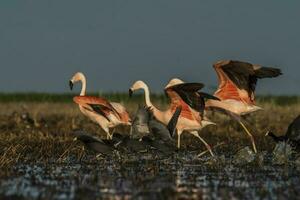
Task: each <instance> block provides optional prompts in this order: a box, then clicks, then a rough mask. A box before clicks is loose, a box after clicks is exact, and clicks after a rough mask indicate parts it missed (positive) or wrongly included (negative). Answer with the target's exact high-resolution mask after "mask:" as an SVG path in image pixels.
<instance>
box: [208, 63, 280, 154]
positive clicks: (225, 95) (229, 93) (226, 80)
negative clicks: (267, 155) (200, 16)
mask: <svg viewBox="0 0 300 200" xmlns="http://www.w3.org/2000/svg"><path fill="white" fill-rule="evenodd" d="M214 68H215V70H216V72H217V75H218V78H219V87H218V89H217V91H216V92H215V94H214V96H216V97H218V98H219V99H220V100H221V101H216V100H213V99H210V100H208V101H207V102H206V108H213V109H217V110H221V111H223V112H226V113H228V114H229V115H230V116H232V117H233V118H234V119H236V120H237V121H238V122H239V123H240V125H241V126H242V127H243V129H244V130H245V131H246V133H247V134H248V136H249V137H250V139H251V142H252V146H253V149H254V152H255V153H256V152H257V149H256V145H255V140H254V138H253V135H252V134H251V133H250V131H249V130H248V129H247V128H246V126H245V125H244V123H243V122H242V119H241V116H243V115H246V114H249V113H252V112H255V111H257V110H260V109H261V108H260V107H258V106H256V105H255V93H254V92H255V87H256V84H257V80H258V79H262V78H272V77H277V76H279V75H281V74H282V73H281V70H280V69H277V68H272V67H262V66H260V65H253V64H250V63H247V62H241V61H233V60H228V61H219V62H217V63H215V64H214Z"/></svg>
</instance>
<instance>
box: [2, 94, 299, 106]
mask: <svg viewBox="0 0 300 200" xmlns="http://www.w3.org/2000/svg"><path fill="white" fill-rule="evenodd" d="M74 95H75V94H74V93H38V92H29V93H22V92H20V93H19V92H17V93H0V102H1V103H8V102H49V103H52V102H53V103H68V102H72V99H73V96H74ZM88 95H91V96H102V97H105V98H107V99H109V100H111V101H119V102H124V103H127V102H129V101H130V102H142V101H143V94H136V95H134V96H133V97H132V98H129V96H128V94H127V93H89V94H88ZM151 97H152V99H154V101H159V102H161V103H166V102H167V101H168V98H167V97H166V96H165V95H164V94H155V93H154V94H151ZM256 100H257V102H258V103H272V104H274V105H279V106H285V105H294V104H300V95H299V96H296V95H258V96H257V97H256Z"/></svg>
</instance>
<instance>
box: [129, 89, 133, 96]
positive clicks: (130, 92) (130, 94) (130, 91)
mask: <svg viewBox="0 0 300 200" xmlns="http://www.w3.org/2000/svg"><path fill="white" fill-rule="evenodd" d="M128 94H129V97H132V94H133V90H132V89H131V88H130V89H129V90H128Z"/></svg>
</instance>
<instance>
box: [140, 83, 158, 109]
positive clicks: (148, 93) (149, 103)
mask: <svg viewBox="0 0 300 200" xmlns="http://www.w3.org/2000/svg"><path fill="white" fill-rule="evenodd" d="M143 90H144V91H145V102H146V105H147V107H151V108H155V107H154V106H153V104H152V102H151V99H150V91H149V88H148V86H146V85H145V86H144V87H143Z"/></svg>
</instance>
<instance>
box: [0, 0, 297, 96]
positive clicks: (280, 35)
mask: <svg viewBox="0 0 300 200" xmlns="http://www.w3.org/2000/svg"><path fill="white" fill-rule="evenodd" d="M299 8H300V1H296V0H289V1H282V0H265V1H261V0H252V1H241V0H226V1H224V0H219V1H215V0H203V1H202V0H201V1H199V0H188V1H183V0H151V1H149V0H118V1H117V0H101V1H96V0H95V1H92V0H89V1H78V0H61V1H44V0H27V1H16V0H3V1H1V2H0V92H69V89H68V80H69V79H70V78H71V76H72V75H73V74H74V73H75V72H77V71H81V72H83V73H84V74H85V75H86V77H87V91H90V92H126V91H127V90H128V88H129V87H130V85H131V84H132V83H133V82H134V81H135V80H144V81H145V82H146V83H147V84H148V86H149V87H150V89H151V91H153V92H162V91H163V88H164V86H165V85H166V84H167V82H168V81H169V80H170V79H171V78H173V77H178V78H181V79H182V80H184V81H186V82H202V83H204V84H205V85H206V89H205V90H206V91H213V90H214V89H215V88H216V86H217V84H218V81H217V76H216V74H215V71H214V69H213V67H212V64H213V63H214V62H216V61H218V60H223V59H225V60H228V59H234V60H242V61H247V62H251V63H255V64H261V65H264V66H273V67H280V68H281V69H282V71H283V73H284V75H283V76H281V77H279V78H276V79H265V80H262V81H259V83H258V88H257V93H259V94H288V95H294V94H296V95H299V94H300V87H299V84H300V67H299V66H298V64H299V63H300V38H299V37H300V25H299V20H300V12H299ZM77 90H78V91H79V90H80V86H77V87H76V91H77Z"/></svg>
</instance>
